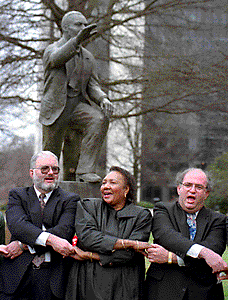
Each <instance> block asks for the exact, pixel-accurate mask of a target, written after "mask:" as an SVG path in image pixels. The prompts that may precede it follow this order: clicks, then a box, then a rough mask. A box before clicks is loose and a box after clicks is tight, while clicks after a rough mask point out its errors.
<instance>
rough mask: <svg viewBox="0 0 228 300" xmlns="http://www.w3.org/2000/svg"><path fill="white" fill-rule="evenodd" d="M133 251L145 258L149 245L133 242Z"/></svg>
mask: <svg viewBox="0 0 228 300" xmlns="http://www.w3.org/2000/svg"><path fill="white" fill-rule="evenodd" d="M133 242H134V243H133V247H132V248H133V249H134V250H135V251H136V252H139V253H141V254H143V255H144V256H146V257H147V255H148V254H147V249H149V247H150V244H149V243H147V242H141V241H133Z"/></svg>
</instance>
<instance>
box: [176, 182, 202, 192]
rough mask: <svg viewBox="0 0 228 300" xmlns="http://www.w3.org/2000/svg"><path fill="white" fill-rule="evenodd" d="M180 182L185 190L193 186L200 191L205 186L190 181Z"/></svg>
mask: <svg viewBox="0 0 228 300" xmlns="http://www.w3.org/2000/svg"><path fill="white" fill-rule="evenodd" d="M180 184H181V185H183V186H184V188H185V189H186V190H190V189H191V188H192V187H195V189H196V191H197V192H201V191H203V190H205V189H206V188H207V187H206V186H203V185H201V184H194V183H190V182H184V183H180Z"/></svg>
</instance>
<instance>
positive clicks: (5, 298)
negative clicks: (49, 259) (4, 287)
mask: <svg viewBox="0 0 228 300" xmlns="http://www.w3.org/2000/svg"><path fill="white" fill-rule="evenodd" d="M49 282H50V269H49V268H47V267H45V268H40V269H38V270H37V269H36V270H35V269H33V267H32V265H31V266H30V267H29V268H28V270H27V271H26V273H25V275H24V277H23V278H22V280H21V283H20V285H19V287H18V288H17V290H16V292H15V293H14V294H11V295H6V294H0V300H63V299H60V298H57V297H55V296H54V295H53V294H52V292H51V288H50V283H49Z"/></svg>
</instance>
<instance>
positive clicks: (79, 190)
mask: <svg viewBox="0 0 228 300" xmlns="http://www.w3.org/2000/svg"><path fill="white" fill-rule="evenodd" d="M100 185H101V183H89V182H77V181H60V182H59V186H60V187H61V188H62V189H63V190H65V191H68V192H71V193H75V194H78V195H79V196H80V198H81V199H83V198H101V194H100Z"/></svg>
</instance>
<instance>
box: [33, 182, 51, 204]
mask: <svg viewBox="0 0 228 300" xmlns="http://www.w3.org/2000/svg"><path fill="white" fill-rule="evenodd" d="M34 190H35V192H36V195H37V198H38V199H39V197H40V194H42V193H41V192H40V191H38V190H37V188H36V187H35V185H34ZM52 193H53V190H52V191H50V192H49V193H45V195H46V197H45V198H44V202H45V203H47V202H48V199H49V198H50V196H51V194H52Z"/></svg>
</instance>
